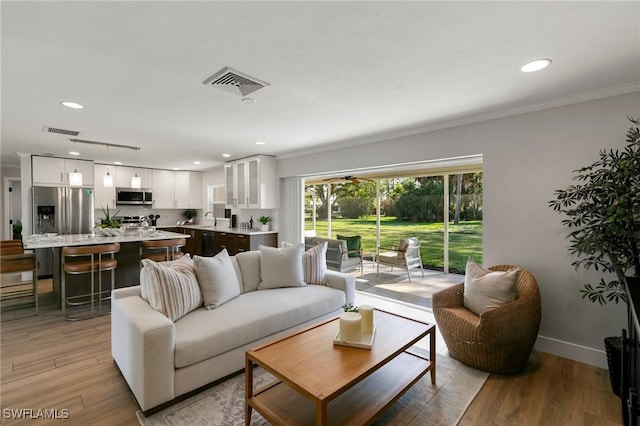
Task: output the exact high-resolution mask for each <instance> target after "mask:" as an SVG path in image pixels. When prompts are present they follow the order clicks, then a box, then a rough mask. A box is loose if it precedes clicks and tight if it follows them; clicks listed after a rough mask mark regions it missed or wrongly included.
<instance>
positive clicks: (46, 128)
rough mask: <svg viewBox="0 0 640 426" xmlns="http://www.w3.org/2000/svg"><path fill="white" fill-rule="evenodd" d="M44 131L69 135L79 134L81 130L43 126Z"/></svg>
mask: <svg viewBox="0 0 640 426" xmlns="http://www.w3.org/2000/svg"><path fill="white" fill-rule="evenodd" d="M42 131H43V132H48V133H58V134H60V135H69V136H78V135H79V134H80V132H76V131H75V130H66V129H56V128H55V127H49V126H42Z"/></svg>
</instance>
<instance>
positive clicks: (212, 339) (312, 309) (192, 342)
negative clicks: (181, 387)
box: [175, 285, 346, 368]
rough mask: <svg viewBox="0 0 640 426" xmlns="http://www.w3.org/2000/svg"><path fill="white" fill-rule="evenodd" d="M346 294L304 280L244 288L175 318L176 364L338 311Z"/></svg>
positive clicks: (231, 347) (200, 359) (184, 365)
mask: <svg viewBox="0 0 640 426" xmlns="http://www.w3.org/2000/svg"><path fill="white" fill-rule="evenodd" d="M345 303H346V299H345V293H344V292H343V291H340V290H336V289H334V288H331V287H325V286H319V285H308V286H304V287H290V288H278V289H271V290H263V291H252V292H248V293H244V294H242V295H240V296H238V297H236V298H235V299H232V300H230V301H228V302H227V303H225V304H224V305H222V306H219V307H218V308H216V309H213V310H210V311H209V310H206V309H204V308H201V309H197V310H195V311H193V312H190V313H189V315H186V316H184V317H182V318H181V319H180V320H179V321H176V323H175V330H176V331H175V339H176V342H175V365H176V367H177V368H180V367H186V366H189V365H192V364H195V363H197V362H200V361H203V360H206V359H209V358H211V357H214V356H216V355H219V354H221V353H224V352H227V351H229V350H231V349H234V348H237V347H240V346H243V345H245V344H247V343H248V342H253V341H256V340H258V339H261V338H263V337H267V336H269V335H271V334H274V333H277V332H280V331H282V330H285V329H287V328H289V327H293V326H296V325H298V324H301V323H303V322H305V321H310V320H312V319H314V318H318V317H321V316H323V315H326V314H327V313H330V312H334V311H338V310H339V309H341V307H342V306H343V305H344V304H345Z"/></svg>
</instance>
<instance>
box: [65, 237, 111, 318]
mask: <svg viewBox="0 0 640 426" xmlns="http://www.w3.org/2000/svg"><path fill="white" fill-rule="evenodd" d="M119 251H120V244H119V243H112V244H102V245H97V246H75V247H63V248H62V271H63V273H62V313H63V314H64V315H65V317H66V319H67V320H68V321H77V320H83V319H88V318H92V317H93V316H94V299H95V297H96V296H97V297H98V315H102V301H103V300H111V291H112V290H113V289H114V288H115V269H116V267H117V266H118V261H117V260H116V259H115V257H114V254H115V253H117V252H119ZM68 258H69V259H70V260H67V259H68ZM105 271H111V288H110V289H108V290H102V272H105ZM96 272H97V273H98V292H97V293H96V291H95V273H96ZM67 274H69V275H78V274H91V292H90V293H85V294H80V295H75V296H70V297H67V288H66V275H67ZM104 292H108V293H109V296H107V297H103V293H104ZM87 299H88V300H87ZM81 305H91V312H90V313H89V315H86V316H81V317H72V316H71V315H69V314H68V313H67V312H66V309H67V306H69V307H71V306H81ZM107 313H109V312H105V314H107Z"/></svg>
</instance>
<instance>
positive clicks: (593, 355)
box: [534, 335, 608, 369]
mask: <svg viewBox="0 0 640 426" xmlns="http://www.w3.org/2000/svg"><path fill="white" fill-rule="evenodd" d="M534 348H535V349H536V350H539V351H541V352H546V353H549V354H552V355H556V356H560V357H562V358H568V359H571V360H573V361H577V362H581V363H583V364H588V365H592V366H594V367H599V368H604V369H607V368H608V367H607V354H606V353H605V351H604V342H603V343H602V348H603V349H594V348H590V347H587V346H582V345H577V344H575V343H570V342H565V341H562V340H558V339H553V338H551V337H545V336H540V335H538V339H537V340H536V344H535V345H534Z"/></svg>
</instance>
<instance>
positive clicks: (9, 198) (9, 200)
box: [2, 176, 22, 240]
mask: <svg viewBox="0 0 640 426" xmlns="http://www.w3.org/2000/svg"><path fill="white" fill-rule="evenodd" d="M12 182H22V179H21V178H20V177H19V176H5V177H4V184H3V189H2V190H3V193H2V194H3V197H2V198H3V207H4V208H3V211H2V223H3V225H2V239H3V240H11V239H13V228H12V225H11V224H10V223H9V221H10V220H12V219H16V220H17V219H19V220H20V221H22V218H21V217H20V218H13V217H11V212H12V211H13V195H12V194H11V193H10V192H9V188H11V187H12ZM21 196H22V195H21ZM21 205H22V204H21Z"/></svg>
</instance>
